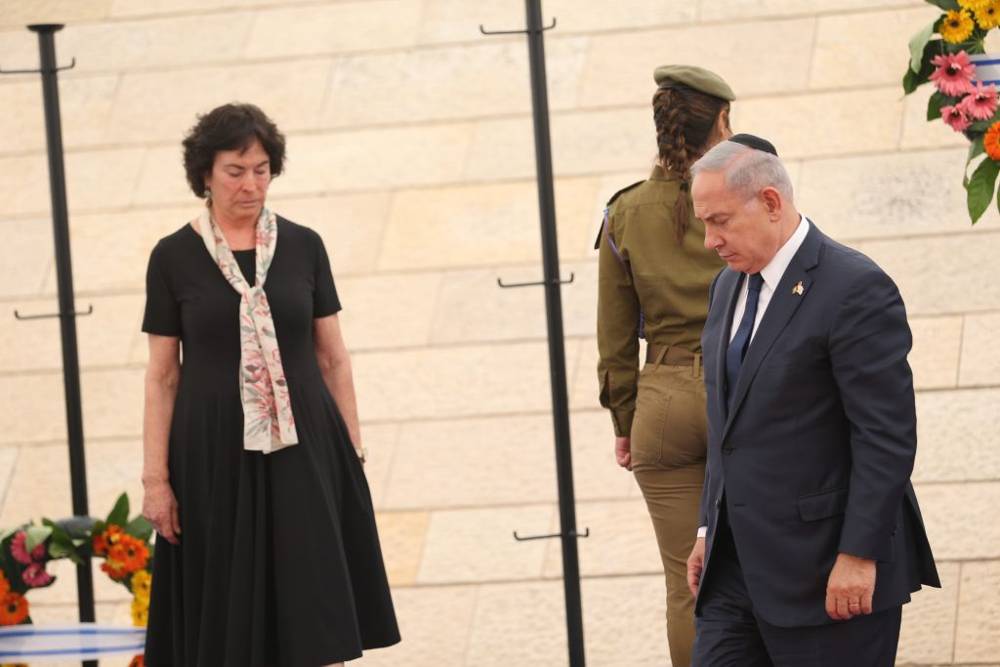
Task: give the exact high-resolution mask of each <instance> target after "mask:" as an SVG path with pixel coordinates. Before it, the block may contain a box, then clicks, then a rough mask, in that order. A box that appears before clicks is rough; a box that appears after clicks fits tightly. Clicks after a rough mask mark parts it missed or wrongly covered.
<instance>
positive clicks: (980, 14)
mask: <svg viewBox="0 0 1000 667" xmlns="http://www.w3.org/2000/svg"><path fill="white" fill-rule="evenodd" d="M975 11H976V23H978V24H979V27H980V28H982V29H983V30H989V29H990V28H996V27H997V26H998V25H1000V2H998V0H990V1H989V2H987V3H985V4H984V5H983V6H982V7H979V8H977V9H976V10H975Z"/></svg>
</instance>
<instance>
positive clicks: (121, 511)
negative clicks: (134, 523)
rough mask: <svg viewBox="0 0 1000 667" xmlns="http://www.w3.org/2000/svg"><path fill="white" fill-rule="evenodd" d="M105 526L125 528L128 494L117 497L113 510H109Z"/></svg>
mask: <svg viewBox="0 0 1000 667" xmlns="http://www.w3.org/2000/svg"><path fill="white" fill-rule="evenodd" d="M106 523H107V524H109V525H114V526H121V527H122V528H124V527H125V524H126V523H128V494H127V493H123V494H121V495H120V496H118V500H117V501H116V502H115V506H114V508H113V509H112V510H111V514H109V515H108V518H107V521H106Z"/></svg>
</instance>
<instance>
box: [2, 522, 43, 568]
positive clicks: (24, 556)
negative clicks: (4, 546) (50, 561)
mask: <svg viewBox="0 0 1000 667" xmlns="http://www.w3.org/2000/svg"><path fill="white" fill-rule="evenodd" d="M27 541H28V534H27V533H25V532H24V531H23V530H19V531H18V532H17V533H16V534H15V535H14V539H13V540H11V542H10V555H11V556H13V557H14V560H16V561H17V562H18V563H21V564H22V565H30V564H31V561H33V560H38V561H40V560H42V559H43V558H45V545H44V544H39V545H37V546H36V547H35V548H34V549H32V550H31V553H30V554H29V553H28V549H27V544H26V543H27Z"/></svg>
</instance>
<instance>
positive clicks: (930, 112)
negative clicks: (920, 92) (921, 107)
mask: <svg viewBox="0 0 1000 667" xmlns="http://www.w3.org/2000/svg"><path fill="white" fill-rule="evenodd" d="M954 103H955V98H954V97H948V96H947V95H945V94H944V93H942V92H941V91H940V90H936V91H934V94H933V95H931V98H930V99H929V100H927V120H937V119H938V118H940V117H941V107H944V106H948V105H949V104H954Z"/></svg>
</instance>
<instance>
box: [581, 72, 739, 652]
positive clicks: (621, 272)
mask: <svg viewBox="0 0 1000 667" xmlns="http://www.w3.org/2000/svg"><path fill="white" fill-rule="evenodd" d="M654 79H655V81H656V83H657V85H658V88H657V90H656V94H655V95H653V118H654V120H655V124H656V141H657V145H658V147H659V159H658V160H657V164H656V166H655V167H654V169H653V173H652V174H651V175H650V177H649V179H648V180H645V181H640V182H638V183H635V184H633V185H631V186H629V187H627V188H625V189H624V190H621V191H619V192H618V193H616V194H615V195H614V196H613V197H612V198H611V200H610V201H609V202H608V206H607V208H606V209H605V212H604V224H603V226H602V231H601V234H600V236H599V237H598V239H597V244H596V246H595V247H599V248H600V263H599V280H598V290H599V293H598V308H597V344H598V348H599V350H600V362H599V364H598V375H599V377H600V382H601V397H600V400H601V405H603V406H604V407H605V408H608V409H609V410H610V411H611V420H612V423H613V425H614V431H615V436H616V437H615V456H616V458H617V461H618V464H619V465H621V466H622V467H624V468H627V469H628V470H631V471H632V472H633V473H634V474H635V478H636V481H637V482H638V484H639V488H640V489H642V494H643V496H644V497H645V499H646V506H647V507H648V508H649V514H650V517H651V518H652V520H653V528H654V530H655V532H656V539H657V542H658V544H659V548H660V557H661V558H662V560H663V569H664V571H665V573H666V583H667V638H668V642H669V646H670V657H671V662H672V664H673V665H674V667H687V665H689V664H690V661H691V645H692V643H693V642H694V599H693V598H692V597H691V593H690V591H689V590H688V587H687V582H686V573H685V561H686V559H687V556H688V554H689V553H690V552H691V548H692V546H693V544H694V541H695V537H696V533H697V530H698V504H699V501H700V499H701V488H702V484H703V482H704V476H705V446H706V444H705V443H706V425H705V388H704V385H703V382H702V375H701V330H702V327H703V326H704V324H705V318H706V316H707V314H708V287H709V284H710V283H711V281H712V279H713V278H714V277H715V275H716V274H717V273H718V272H719V271H720V270H721V269H722V267H723V263H722V260H720V259H719V257H718V255H716V253H715V252H713V251H710V250H706V249H705V247H704V235H705V227H704V224H703V223H702V222H701V221H700V220H698V219H696V218H695V217H694V214H693V211H692V206H691V196H690V194H689V193H688V190H689V186H690V178H691V176H690V173H689V171H688V169H689V167H690V165H691V164H692V163H693V162H694V161H695V160H697V159H698V157H699V156H700V155H701V154H702V153H704V152H705V151H706V150H708V149H709V148H711V147H712V146H714V145H715V144H716V143H718V142H719V141H722V140H724V139H726V138H728V137H729V136H730V135H731V134H732V132H731V131H730V129H729V102H730V101H732V100H733V99H734V95H733V91H732V89H730V87H729V85H727V84H726V82H725V81H723V80H722V79H721V78H720V77H719V76H717V75H716V74H713V73H712V72H709V71H707V70H704V69H702V68H700V67H689V66H681V65H668V66H664V67H660V68H658V69H657V70H656V72H655V73H654ZM639 338H645V339H646V363H645V365H644V366H643V368H642V372H641V373H640V372H639V363H638V362H639V359H638V355H639Z"/></svg>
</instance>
